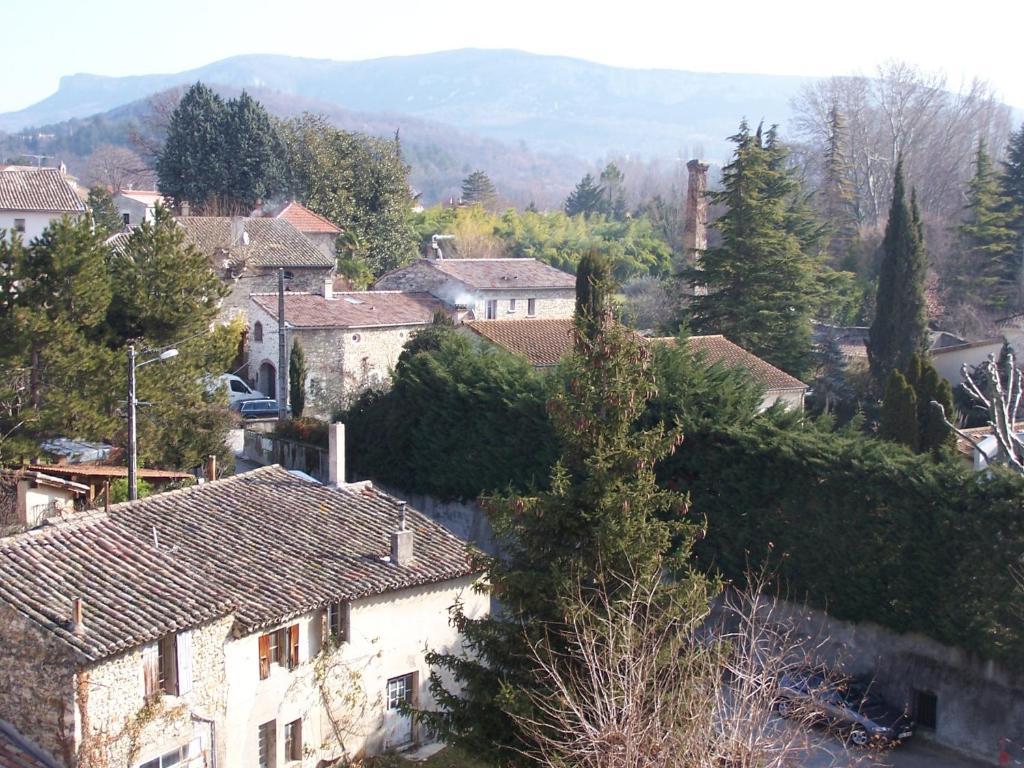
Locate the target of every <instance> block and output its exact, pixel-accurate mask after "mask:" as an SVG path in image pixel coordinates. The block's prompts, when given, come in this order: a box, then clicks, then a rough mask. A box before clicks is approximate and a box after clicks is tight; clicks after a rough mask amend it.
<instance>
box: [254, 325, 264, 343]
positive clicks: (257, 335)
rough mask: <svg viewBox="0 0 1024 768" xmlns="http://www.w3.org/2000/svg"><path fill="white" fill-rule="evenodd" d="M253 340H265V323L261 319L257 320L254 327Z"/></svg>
mask: <svg viewBox="0 0 1024 768" xmlns="http://www.w3.org/2000/svg"><path fill="white" fill-rule="evenodd" d="M252 340H253V341H260V342H262V341H263V323H261V322H260V321H259V320H257V321H256V325H254V326H253V327H252Z"/></svg>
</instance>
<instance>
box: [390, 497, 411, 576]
mask: <svg viewBox="0 0 1024 768" xmlns="http://www.w3.org/2000/svg"><path fill="white" fill-rule="evenodd" d="M412 558H413V532H412V529H411V528H406V527H405V502H404V501H400V502H398V530H397V531H395V532H394V533H392V534H391V562H392V563H394V564H395V565H406V564H407V563H409V562H411V561H412Z"/></svg>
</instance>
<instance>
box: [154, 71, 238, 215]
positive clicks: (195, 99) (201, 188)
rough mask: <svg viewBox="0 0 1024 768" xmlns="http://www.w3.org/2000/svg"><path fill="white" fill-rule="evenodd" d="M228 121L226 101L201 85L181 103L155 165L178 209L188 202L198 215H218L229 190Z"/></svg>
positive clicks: (193, 88)
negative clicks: (225, 144)
mask: <svg viewBox="0 0 1024 768" xmlns="http://www.w3.org/2000/svg"><path fill="white" fill-rule="evenodd" d="M226 117H227V110H226V108H225V106H224V101H223V100H222V99H221V98H220V96H218V95H217V94H216V93H214V92H213V91H212V90H210V89H209V88H208V87H207V86H205V85H203V84H202V83H196V84H195V85H193V86H192V87H191V88H189V89H188V90H187V91H186V92H185V95H184V96H182V97H181V101H180V102H178V106H177V108H176V109H175V110H174V112H173V114H172V115H171V121H170V124H169V125H168V127H167V139H166V141H165V142H164V146H163V149H162V150H161V151H160V156H159V157H158V158H157V162H156V173H157V180H158V183H159V185H160V191H161V192H163V194H164V195H166V196H167V197H169V198H171V199H172V200H173V201H174V203H175V204H176V205H180V204H181V203H182V202H183V201H186V200H187V201H188V202H189V203H191V204H192V205H193V206H195V207H196V209H197V210H196V213H200V212H203V211H205V210H210V211H211V212H216V210H215V209H216V207H217V205H218V198H219V196H220V195H221V193H222V191H223V190H224V189H225V187H226V186H227V183H226V182H227V171H228V169H227V167H226V166H225V163H224V160H225V152H224V142H225V138H226V136H227V132H226V130H225V129H226Z"/></svg>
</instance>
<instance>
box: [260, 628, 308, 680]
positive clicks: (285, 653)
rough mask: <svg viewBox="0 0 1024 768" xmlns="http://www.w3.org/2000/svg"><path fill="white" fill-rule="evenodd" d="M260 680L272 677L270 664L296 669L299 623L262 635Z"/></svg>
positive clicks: (297, 663) (297, 662)
mask: <svg viewBox="0 0 1024 768" xmlns="http://www.w3.org/2000/svg"><path fill="white" fill-rule="evenodd" d="M259 654H260V680H266V679H267V678H268V677H270V665H271V664H277V665H278V666H282V667H288V669H295V667H297V666H298V665H299V625H298V624H292V625H291V626H290V627H281V629H276V630H274V631H273V632H268V633H266V634H265V635H260V639H259Z"/></svg>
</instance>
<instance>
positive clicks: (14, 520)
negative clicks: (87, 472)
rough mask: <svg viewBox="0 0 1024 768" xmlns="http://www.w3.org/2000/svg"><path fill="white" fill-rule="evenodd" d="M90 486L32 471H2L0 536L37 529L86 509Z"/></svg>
mask: <svg viewBox="0 0 1024 768" xmlns="http://www.w3.org/2000/svg"><path fill="white" fill-rule="evenodd" d="M88 493H89V486H87V485H82V484H81V483H76V482H73V481H71V480H68V479H66V478H63V477H59V476H57V475H54V474H49V473H46V472H41V471H38V470H31V469H21V470H16V469H0V533H2V532H4V531H5V530H7V529H10V528H12V527H25V528H34V527H35V526H37V525H39V524H41V523H42V522H43V521H44V520H45V519H46V518H48V517H51V516H54V515H61V514H64V513H66V512H70V511H73V510H74V509H75V507H76V506H82V505H84V503H85V499H86V497H87V495H88Z"/></svg>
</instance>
